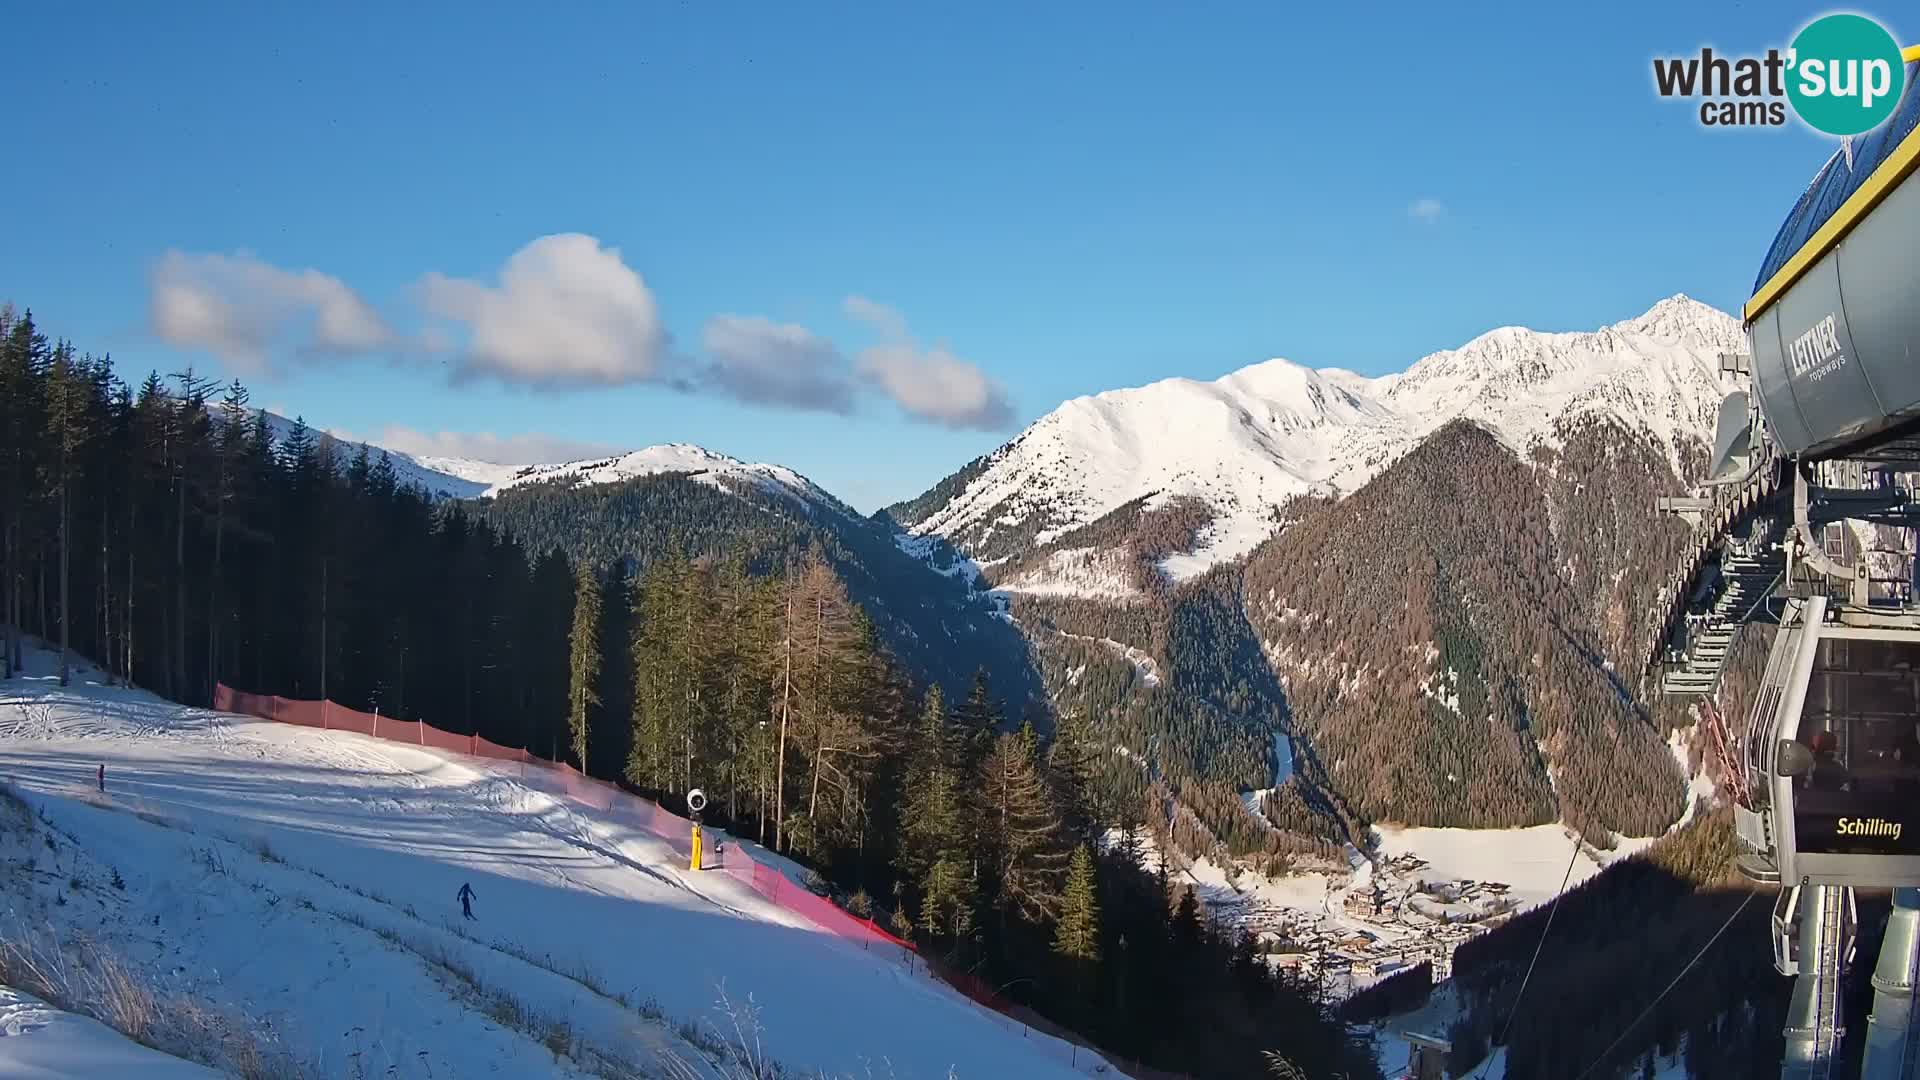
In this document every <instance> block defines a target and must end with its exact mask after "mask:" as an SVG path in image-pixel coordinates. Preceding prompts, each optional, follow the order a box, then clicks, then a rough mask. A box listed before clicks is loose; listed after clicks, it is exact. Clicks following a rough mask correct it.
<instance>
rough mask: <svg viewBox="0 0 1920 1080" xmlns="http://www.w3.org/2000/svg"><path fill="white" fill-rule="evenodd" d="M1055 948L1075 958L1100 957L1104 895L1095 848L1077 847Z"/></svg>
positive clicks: (1056, 927)
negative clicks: (1100, 887)
mask: <svg viewBox="0 0 1920 1080" xmlns="http://www.w3.org/2000/svg"><path fill="white" fill-rule="evenodd" d="M1053 951H1054V952H1057V953H1059V954H1060V955H1061V956H1065V957H1068V958H1069V959H1073V960H1082V961H1094V960H1098V959H1100V896H1099V883H1098V879H1097V876H1096V874H1095V873H1094V865H1093V849H1092V848H1091V847H1090V846H1088V845H1086V844H1081V845H1080V846H1079V847H1076V848H1074V849H1073V861H1072V862H1071V863H1069V864H1068V866H1067V885H1066V892H1065V894H1064V895H1063V896H1062V897H1061V902H1060V921H1059V923H1058V924H1056V925H1055V926H1054V932H1053Z"/></svg>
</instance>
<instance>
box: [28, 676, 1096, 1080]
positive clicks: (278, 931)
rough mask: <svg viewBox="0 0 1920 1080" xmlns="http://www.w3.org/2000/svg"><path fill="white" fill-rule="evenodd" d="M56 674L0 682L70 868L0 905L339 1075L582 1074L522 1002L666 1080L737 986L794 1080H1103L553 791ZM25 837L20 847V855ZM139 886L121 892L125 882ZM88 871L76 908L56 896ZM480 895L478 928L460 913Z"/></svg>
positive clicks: (38, 855) (895, 959)
mask: <svg viewBox="0 0 1920 1080" xmlns="http://www.w3.org/2000/svg"><path fill="white" fill-rule="evenodd" d="M36 664H37V665H38V670H39V671H40V672H42V673H43V674H42V675H41V677H38V678H31V679H28V680H24V681H17V682H13V683H8V684H0V782H4V783H5V784H7V785H8V786H9V787H10V789H11V790H12V791H13V792H14V793H16V794H17V795H18V796H20V797H21V798H22V799H24V800H25V801H26V802H28V803H29V804H30V805H31V807H32V810H33V812H34V813H35V814H38V815H44V827H45V829H46V830H48V831H47V838H48V842H49V844H50V845H51V844H54V843H57V845H58V851H57V852H51V851H48V850H42V849H41V848H40V847H39V846H38V845H39V839H40V838H38V837H36V838H35V840H34V841H33V843H30V844H25V845H24V848H23V850H18V851H16V850H13V849H8V850H6V851H0V856H3V857H6V858H17V859H19V860H26V859H37V860H38V862H39V864H40V865H41V867H42V868H43V869H46V870H47V873H46V874H45V875H43V876H45V877H47V878H49V879H51V885H50V886H49V885H47V884H44V883H43V884H42V885H41V886H40V887H39V888H38V891H36V889H35V887H34V886H33V885H32V881H33V880H34V879H33V878H32V876H31V875H26V876H20V875H12V874H0V910H7V909H11V910H12V911H13V912H14V914H13V915H12V916H11V918H13V919H16V920H18V921H21V922H24V923H26V924H28V925H32V926H37V927H38V929H37V931H36V932H40V933H44V934H47V935H50V936H52V937H63V936H65V935H68V934H73V933H84V934H85V935H86V936H87V937H88V938H90V939H92V940H94V941H97V942H101V943H103V944H105V945H106V946H107V947H109V948H111V949H113V950H114V951H116V952H117V953H118V954H119V955H121V956H122V957H123V959H124V960H125V962H126V963H128V964H129V965H131V966H133V967H134V968H135V969H136V970H139V971H141V972H142V973H144V974H145V976H146V977H147V978H148V979H149V980H150V981H151V982H152V983H153V984H155V985H164V986H167V987H170V988H173V989H175V990H177V991H179V992H182V993H190V994H193V995H197V996H199V997H201V998H204V999H206V1000H209V1001H211V1002H214V1003H216V1004H219V1005H223V1006H225V1007H227V1008H230V1009H231V1010H233V1011H234V1012H236V1013H240V1014H244V1015H247V1016H250V1017H254V1018H257V1019H258V1020H259V1021H260V1022H262V1023H264V1024H267V1025H270V1027H271V1028H272V1030H273V1032H274V1033H275V1034H276V1037H277V1038H278V1040H279V1041H280V1043H281V1044H282V1045H284V1046H285V1047H287V1048H288V1049H289V1050H290V1051H292V1052H295V1053H296V1054H298V1055H299V1056H300V1057H302V1058H303V1059H308V1060H313V1061H317V1062H318V1063H319V1065H320V1068H319V1073H320V1075H322V1076H327V1077H349V1076H386V1075H390V1073H389V1071H388V1070H389V1069H391V1070H394V1071H393V1072H392V1073H391V1075H405V1076H424V1075H428V1074H429V1073H428V1068H429V1066H430V1068H431V1075H435V1076H490V1075H498V1076H576V1075H584V1073H583V1071H582V1069H581V1068H580V1067H579V1064H578V1060H577V1059H573V1058H562V1057H556V1056H555V1054H554V1053H553V1052H552V1051H551V1050H550V1049H549V1048H548V1047H547V1046H546V1045H543V1040H542V1039H540V1038H538V1037H536V1036H530V1035H528V1034H527V1033H525V1032H524V1031H520V1030H515V1029H513V1028H512V1027H510V1026H503V1025H502V1024H501V1023H499V1022H497V1021H496V1019H495V1018H494V1017H495V1010H493V1009H491V1008H489V1006H488V1004H487V1002H488V1001H490V1000H492V997H491V995H497V994H501V993H504V994H506V995H509V996H510V997H512V998H513V999H515V1000H517V1001H519V1002H521V1003H522V1004H523V1005H524V1006H525V1007H526V1008H527V1009H528V1010H530V1011H531V1012H532V1013H534V1014H536V1015H538V1016H541V1017H546V1018H548V1019H549V1020H555V1019H558V1018H564V1020H565V1021H566V1023H567V1024H568V1025H569V1029H568V1030H569V1036H570V1037H571V1038H573V1039H575V1040H577V1041H578V1042H579V1044H581V1045H583V1046H585V1047H588V1048H596V1047H597V1048H603V1049H604V1050H606V1051H607V1052H611V1053H615V1054H617V1055H626V1056H627V1058H628V1059H630V1060H631V1059H637V1060H635V1061H634V1063H635V1064H636V1065H637V1066H639V1067H644V1068H653V1067H654V1065H655V1064H656V1063H657V1061H658V1060H659V1059H660V1058H661V1056H662V1055H666V1054H677V1055H681V1056H688V1057H691V1056H693V1055H692V1054H691V1052H690V1050H689V1048H688V1047H687V1045H686V1044H685V1042H684V1041H683V1040H682V1039H681V1037H680V1036H679V1035H678V1034H676V1031H675V1028H676V1026H677V1025H678V1024H680V1023H683V1022H690V1023H693V1024H696V1025H698V1026H700V1027H701V1028H703V1029H704V1028H707V1027H709V1026H711V1025H717V1026H718V1027H719V1028H720V1029H721V1030H722V1032H723V1033H726V1032H730V1031H731V1023H730V1021H728V1020H727V1019H726V1018H725V1016H722V1015H719V1014H718V1013H716V1012H715V1004H716V1001H717V999H718V998H719V996H720V994H721V993H722V991H724V992H725V994H726V995H728V996H729V998H730V999H731V1000H732V1001H733V1002H735V1003H738V1004H747V1003H749V1002H750V1003H751V1006H752V1007H753V1008H755V1009H757V1010H758V1017H759V1026H760V1028H761V1035H760V1038H761V1039H762V1040H763V1041H764V1045H765V1048H766V1053H767V1055H768V1056H769V1057H770V1058H772V1059H773V1060H777V1061H779V1062H782V1063H784V1064H785V1065H786V1066H788V1067H790V1068H794V1069H798V1070H809V1071H810V1070H813V1069H819V1070H823V1071H825V1072H826V1073H828V1074H829V1075H832V1076H835V1077H839V1076H845V1075H858V1076H867V1075H868V1070H869V1068H871V1070H872V1075H876V1076H886V1075H891V1076H894V1077H897V1078H898V1080H912V1078H922V1080H935V1078H944V1077H946V1076H947V1075H948V1070H949V1068H951V1069H953V1071H954V1073H955V1074H956V1075H957V1076H959V1077H961V1078H968V1077H979V1078H986V1077H1000V1076H1022V1077H1047V1076H1061V1077H1066V1076H1072V1075H1080V1074H1091V1073H1092V1072H1093V1071H1094V1070H1095V1069H1096V1068H1098V1067H1099V1066H1100V1065H1101V1064H1102V1063H1100V1062H1098V1061H1097V1060H1095V1059H1093V1055H1090V1054H1088V1053H1086V1052H1085V1051H1082V1052H1080V1054H1079V1071H1078V1072H1076V1071H1075V1070H1074V1069H1073V1068H1071V1067H1070V1066H1069V1064H1068V1053H1067V1048H1066V1047H1065V1045H1064V1044H1061V1043H1058V1042H1056V1041H1054V1040H1050V1039H1045V1038H1042V1037H1040V1036H1039V1035H1038V1034H1037V1033H1035V1034H1033V1035H1032V1036H1031V1037H1026V1036H1024V1035H1023V1032H1022V1030H1021V1029H1020V1027H1019V1026H1018V1025H1017V1024H1012V1023H1011V1022H1009V1021H1007V1020H1006V1018H1004V1017H1000V1016H998V1015H997V1014H993V1013H990V1012H988V1011H986V1010H984V1009H982V1008H980V1007H979V1006H976V1005H974V1004H973V1003H971V1002H969V1001H967V1000H966V999H964V998H963V997H961V996H960V995H959V994H957V993H956V992H955V991H953V990H952V989H951V988H949V987H947V986H946V985H945V984H942V983H939V982H937V981H934V980H932V979H930V978H929V976H928V975H927V974H926V973H925V971H924V969H922V968H921V967H920V966H918V965H915V964H913V963H912V962H911V961H907V960H903V958H902V955H901V954H900V953H899V952H898V950H892V949H888V950H885V952H886V953H887V955H883V954H882V951H880V950H876V951H873V952H868V951H865V950H864V949H863V948H862V947H861V946H860V945H859V944H858V943H854V942H849V941H845V940H842V939H840V938H836V937H833V936H831V935H828V934H826V933H823V932H821V931H820V930H819V929H818V928H816V927H814V926H813V925H812V924H811V923H809V922H808V921H806V920H805V919H803V918H801V917H799V916H797V915H794V914H792V913H789V912H787V911H785V910H783V909H781V908H779V907H777V906H775V905H773V904H772V903H770V902H769V901H767V900H766V899H764V898H763V897H761V896H760V895H759V894H758V893H755V892H753V891H752V890H751V889H749V888H747V887H745V886H743V885H741V884H740V883H738V882H736V881H734V880H733V879H732V878H731V877H729V876H727V875H725V874H719V873H693V872H690V871H689V870H688V869H687V867H686V864H685V862H684V860H683V858H682V857H681V856H680V855H678V854H677V853H676V852H675V851H674V850H673V849H672V848H671V847H670V846H669V845H668V843H667V842H665V841H663V840H661V839H659V838H657V837H654V836H653V835H652V834H651V833H648V832H645V831H644V830H641V829H638V828H635V827H633V826H632V825H630V824H623V823H621V822H620V821H618V820H616V819H611V818H608V817H607V816H606V815H603V814H597V813H595V812H593V811H591V810H587V809H583V808H581V807H579V806H577V805H575V804H572V803H568V802H566V801H564V800H562V799H561V798H559V797H558V796H556V795H553V794H549V793H547V792H545V791H542V790H540V789H539V787H538V783H539V781H538V776H539V775H540V774H541V772H542V771H541V770H538V769H534V770H531V772H530V774H529V775H528V776H526V777H524V778H523V777H522V776H521V767H520V766H518V765H514V764H509V763H496V762H483V761H476V760H473V759H467V758H464V757H460V756H457V755H448V754H443V753H439V752H436V751H432V750H427V749H420V748H415V747H410V746H406V745H403V744H396V743H391V742H383V741H378V740H374V739H369V738H365V737H362V736H358V735H354V734H350V733H343V732H330V731H316V730H312V729H307V728H299V727H291V726H284V725H277V724H273V723H269V722H264V721H256V720H251V719H247V718H242V717H236V716H226V715H220V714H215V713H211V712H207V711H204V710H197V709H189V708H183V707H180V706H177V705H173V704H171V703H167V702H163V701H160V700H158V699H156V698H154V697H152V696H150V695H148V694H145V693H143V692H139V691H130V690H120V689H110V688H108V687H105V686H102V685H99V680H100V678H101V677H100V676H99V675H98V674H97V673H94V672H90V671H86V670H84V669H83V671H82V672H81V674H80V675H79V676H78V677H77V678H76V680H75V684H74V686H73V687H72V688H71V689H68V690H64V691H63V690H60V689H59V688H58V687H57V686H55V685H54V684H53V683H52V681H51V680H50V679H48V678H46V677H45V676H44V672H45V671H46V670H48V669H49V666H50V665H49V663H48V659H47V657H45V656H44V655H39V656H38V657H37V659H36ZM102 764H104V765H105V767H106V791H105V792H104V793H100V792H97V791H95V790H94V787H95V782H96V771H95V770H96V768H97V767H98V766H100V765H102ZM0 809H4V808H0ZM18 835H19V834H18V830H15V831H14V832H12V833H9V832H8V831H7V830H5V829H0V846H4V845H6V844H8V843H13V844H15V845H16V847H18V846H21V845H20V842H19V840H18ZM728 844H729V846H731V845H732V841H731V840H728ZM722 857H724V856H722ZM49 863H51V864H52V866H51V867H49V866H48V864H49ZM116 872H117V874H119V875H122V876H123V878H124V882H123V883H124V888H117V887H112V886H109V885H108V884H106V882H107V879H109V878H110V877H112V876H113V875H114V874H115V873H116ZM69 875H70V876H72V878H73V879H74V880H76V881H79V882H80V883H81V884H80V885H77V886H74V889H73V891H72V894H71V898H70V901H69V902H66V903H61V904H58V905H56V904H54V903H52V902H51V901H49V900H48V894H49V893H52V894H57V895H67V894H66V893H65V892H63V889H64V888H65V883H66V882H67V878H68V876H69ZM463 883H470V884H471V885H472V887H473V890H474V892H475V893H476V894H477V899H476V901H475V903H474V914H475V915H476V916H477V921H473V922H468V921H466V920H464V919H463V918H462V917H461V912H460V907H459V904H458V903H457V902H456V900H455V893H456V892H457V891H458V890H459V889H460V887H461V885H462V884H463ZM8 931H9V932H17V931H16V930H15V928H12V927H9V928H8ZM454 968H459V969H463V970H465V971H467V972H469V973H471V974H472V975H473V976H475V977H476V978H477V979H478V980H479V982H480V984H481V985H482V986H483V987H484V988H485V991H484V993H483V994H480V995H478V996H476V992H474V991H473V990H471V989H470V988H469V987H467V985H466V983H465V981H464V979H463V978H455V977H453V976H451V975H450V974H449V971H451V970H453V969H454ZM648 1002H652V1003H655V1004H654V1005H653V1006H647V1007H645V1008H642V1006H644V1005H645V1004H646V1003H648ZM543 1023H545V1021H543ZM6 1041H8V1040H0V1042H6ZM596 1052H599V1051H596ZM0 1060H3V1059H0Z"/></svg>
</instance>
